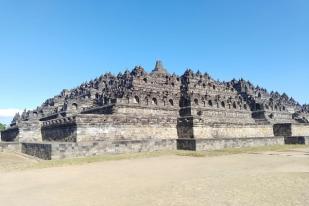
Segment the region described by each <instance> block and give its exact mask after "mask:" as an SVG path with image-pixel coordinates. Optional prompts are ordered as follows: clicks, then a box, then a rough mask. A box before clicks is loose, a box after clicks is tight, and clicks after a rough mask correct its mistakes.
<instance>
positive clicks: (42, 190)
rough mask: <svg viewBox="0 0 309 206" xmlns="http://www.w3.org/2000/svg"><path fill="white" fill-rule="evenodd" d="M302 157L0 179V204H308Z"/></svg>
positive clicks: (118, 164) (207, 160)
mask: <svg viewBox="0 0 309 206" xmlns="http://www.w3.org/2000/svg"><path fill="white" fill-rule="evenodd" d="M308 153H309V151H308V149H306V150H301V151H300V150H299V151H295V152H280V153H279V152H265V153H258V154H240V155H229V156H220V157H180V156H163V157H156V158H146V159H133V160H120V161H110V162H98V163H92V164H87V165H79V166H67V167H58V168H46V169H32V170H26V171H20V172H5V173H0V205H9V206H14V205H16V206H20V205H23V206H28V205H29V206H35V205H44V206H50V205H57V206H59V205H61V206H66V205H72V206H73V205H74V206H79V205H82V206H85V205H100V206H101V205H112V206H118V205H132V206H138V205H177V206H181V205H188V206H189V205H190V206H191V205H193V206H198V205H203V206H206V205H214V206H221V205H222V206H223V205H224V206H231V205H233V206H234V205H235V206H240V205H246V206H248V205H249V206H250V205H258V206H263V205H269V206H270V205H271V206H273V205H276V206H280V205H284V206H285V205H286V206H288V205H293V206H295V205H304V206H305V205H309V155H308Z"/></svg>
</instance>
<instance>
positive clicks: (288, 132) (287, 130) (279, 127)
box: [274, 123, 309, 137]
mask: <svg viewBox="0 0 309 206" xmlns="http://www.w3.org/2000/svg"><path fill="white" fill-rule="evenodd" d="M274 134H275V136H285V137H292V136H309V124H289V123H287V124H275V125H274Z"/></svg>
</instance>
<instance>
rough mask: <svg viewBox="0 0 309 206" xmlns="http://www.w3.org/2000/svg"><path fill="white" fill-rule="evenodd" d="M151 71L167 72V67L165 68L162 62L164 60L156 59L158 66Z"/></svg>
mask: <svg viewBox="0 0 309 206" xmlns="http://www.w3.org/2000/svg"><path fill="white" fill-rule="evenodd" d="M151 73H158V74H167V71H166V69H165V68H164V66H163V64H162V61H160V60H158V61H156V66H155V68H154V69H153V70H152V72H151Z"/></svg>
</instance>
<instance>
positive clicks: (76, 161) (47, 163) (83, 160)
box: [20, 145, 309, 169]
mask: <svg viewBox="0 0 309 206" xmlns="http://www.w3.org/2000/svg"><path fill="white" fill-rule="evenodd" d="M299 148H309V145H273V146H263V147H243V148H227V149H222V150H213V151H184V150H176V151H171V150H166V151H155V152H140V153H125V154H106V155H97V156H91V157H79V158H70V159H61V160H40V161H38V162H36V163H33V164H30V165H29V164H28V165H26V167H20V169H27V168H46V167H61V166H68V165H80V164H88V163H94V162H102V161H115V160H124V159H137V158H153V157H160V156H167V155H176V156H188V157H214V156H222V155H233V154H242V153H255V152H264V151H278V152H284V151H288V150H293V149H299Z"/></svg>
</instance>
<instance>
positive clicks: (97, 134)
mask: <svg viewBox="0 0 309 206" xmlns="http://www.w3.org/2000/svg"><path fill="white" fill-rule="evenodd" d="M308 120H309V106H308V105H303V106H302V105H300V104H299V103H298V102H296V101H295V100H294V99H293V98H289V97H288V96H287V95H286V94H282V95H281V94H279V93H277V92H271V93H269V92H267V90H266V89H263V88H260V87H257V86H254V85H253V84H251V83H250V82H249V81H245V80H243V79H241V80H232V81H230V82H220V81H215V80H214V79H213V78H211V77H210V76H209V75H208V74H207V73H205V74H202V73H201V72H193V71H192V70H190V69H188V70H186V71H185V72H184V74H183V75H181V76H178V75H176V74H170V73H168V71H167V70H166V69H165V68H164V67H163V65H162V62H161V61H157V62H156V65H155V68H154V69H153V70H152V72H150V73H147V72H146V71H145V70H144V68H142V67H141V66H136V67H135V68H134V69H133V70H132V71H125V72H124V73H123V74H122V73H119V74H118V75H117V76H114V75H112V74H111V73H106V74H104V75H102V76H100V77H99V78H96V79H94V80H92V81H90V82H87V83H83V84H81V85H80V86H79V87H77V88H74V89H71V90H63V91H62V92H61V93H60V94H59V95H57V96H55V97H53V98H51V99H48V100H46V101H45V102H44V103H43V104H42V105H41V106H39V107H37V108H36V109H35V110H32V111H26V110H25V111H24V112H23V113H22V114H16V116H15V117H14V119H13V121H12V123H11V125H10V127H9V128H8V129H7V130H5V131H3V132H2V133H1V140H2V143H1V144H2V147H5V146H3V145H8V144H16V145H18V146H16V147H19V148H20V149H21V151H22V152H24V153H27V154H30V155H35V156H38V157H40V158H43V159H51V158H65V157H77V156H87V155H96V154H105V153H120V152H139V151H154V150H166V149H188V150H211V149H222V148H225V147H242V146H259V145H270V144H284V143H308V140H309V138H308V136H309V121H308Z"/></svg>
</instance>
